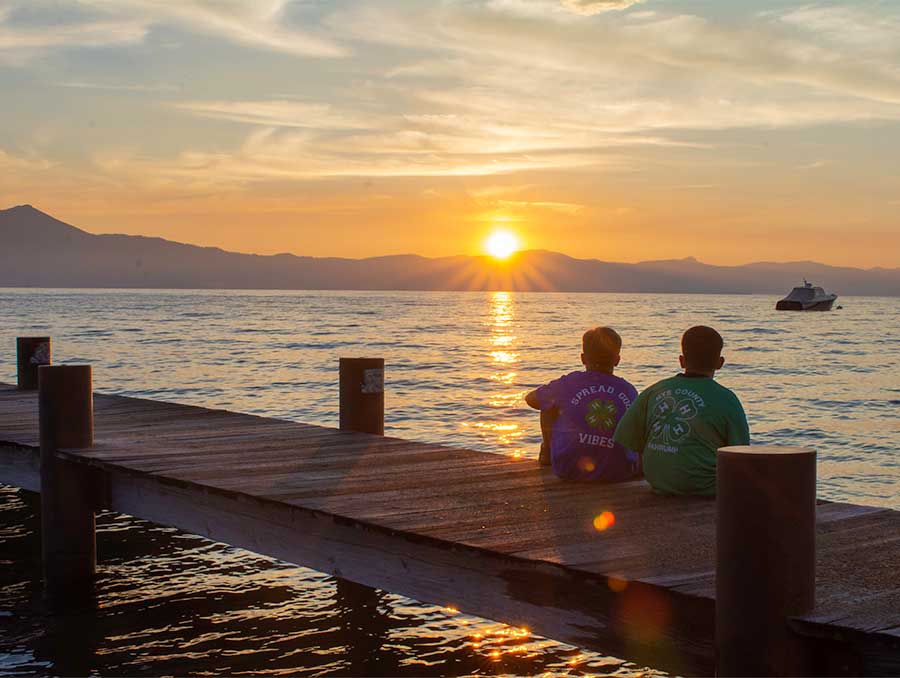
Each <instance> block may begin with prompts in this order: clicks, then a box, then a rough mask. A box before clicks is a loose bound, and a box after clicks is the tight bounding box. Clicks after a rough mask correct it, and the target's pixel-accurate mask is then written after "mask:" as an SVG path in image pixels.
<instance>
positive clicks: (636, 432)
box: [613, 391, 650, 454]
mask: <svg viewBox="0 0 900 678" xmlns="http://www.w3.org/2000/svg"><path fill="white" fill-rule="evenodd" d="M647 393H648V392H647V391H644V392H643V393H641V394H640V395H639V396H638V397H637V400H635V401H634V404H633V405H632V406H631V407H629V408H628V409H627V410H625V414H624V415H622V418H621V419H620V420H619V424H618V426H616V432H615V434H614V435H613V440H614V441H615V442H617V443H619V444H620V445H622V446H623V447H625V448H627V449H629V450H632V451H633V452H637V453H638V454H643V452H644V447H646V445H647V440H646V438H647V435H646V433H647V401H648V400H649V399H650V397H649V396H648V395H647Z"/></svg>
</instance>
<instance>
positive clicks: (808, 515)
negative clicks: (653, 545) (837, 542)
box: [716, 446, 816, 676]
mask: <svg viewBox="0 0 900 678" xmlns="http://www.w3.org/2000/svg"><path fill="white" fill-rule="evenodd" d="M716 475H717V480H716V482H717V491H716V513H717V517H716V520H717V522H716V541H717V551H718V554H717V559H716V662H717V675H719V676H797V675H809V672H810V671H811V670H812V667H810V666H809V657H808V656H807V653H806V652H804V651H802V650H803V648H802V645H801V643H800V641H799V640H798V639H797V638H796V637H795V636H794V634H793V633H792V632H791V630H790V629H789V628H788V625H787V618H788V617H790V616H792V615H797V614H802V613H804V612H808V611H810V610H812V608H813V607H814V605H815V592H816V452H815V450H812V449H809V448H805V447H774V446H759V447H754V446H736V447H723V448H722V449H720V450H719V454H718V462H717V472H716Z"/></svg>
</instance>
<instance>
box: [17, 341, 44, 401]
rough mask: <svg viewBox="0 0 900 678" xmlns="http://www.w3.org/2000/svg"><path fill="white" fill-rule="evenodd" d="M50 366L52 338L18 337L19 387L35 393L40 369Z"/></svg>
mask: <svg viewBox="0 0 900 678" xmlns="http://www.w3.org/2000/svg"><path fill="white" fill-rule="evenodd" d="M49 364H50V337H17V338H16V366H17V372H18V386H19V388H20V389H22V390H29V391H33V390H35V389H36V388H37V387H38V368H39V367H40V366H41V365H49Z"/></svg>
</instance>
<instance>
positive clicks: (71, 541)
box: [38, 365, 97, 605]
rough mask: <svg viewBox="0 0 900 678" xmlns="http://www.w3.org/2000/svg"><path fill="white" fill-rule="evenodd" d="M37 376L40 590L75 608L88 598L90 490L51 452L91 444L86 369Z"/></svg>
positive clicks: (92, 559) (92, 545) (79, 472)
mask: <svg viewBox="0 0 900 678" xmlns="http://www.w3.org/2000/svg"><path fill="white" fill-rule="evenodd" d="M38 374H39V378H38V381H39V392H38V402H39V411H40V413H39V419H40V436H41V547H42V552H43V561H44V563H43V564H44V584H45V591H46V594H47V597H48V598H49V599H50V600H51V602H53V603H59V604H64V605H65V604H77V603H80V602H83V601H86V600H90V598H91V597H92V595H93V583H94V571H95V568H96V541H95V531H94V506H95V503H96V500H97V497H96V496H95V493H96V488H94V487H93V486H92V485H91V483H90V482H89V474H88V473H87V471H85V470H84V469H82V468H80V467H78V466H76V465H75V464H72V463H70V462H67V461H65V460H64V459H60V458H58V456H57V451H58V450H61V449H72V448H84V447H91V446H93V444H94V405H93V390H92V385H91V366H90V365H56V366H43V367H41V368H40V369H39V371H38Z"/></svg>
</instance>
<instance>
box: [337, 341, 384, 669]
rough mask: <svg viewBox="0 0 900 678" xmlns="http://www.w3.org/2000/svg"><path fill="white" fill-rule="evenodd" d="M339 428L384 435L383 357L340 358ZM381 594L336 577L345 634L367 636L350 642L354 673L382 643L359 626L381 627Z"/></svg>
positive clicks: (378, 635)
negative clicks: (348, 632) (360, 642)
mask: <svg viewBox="0 0 900 678" xmlns="http://www.w3.org/2000/svg"><path fill="white" fill-rule="evenodd" d="M339 370H340V429H341V430H342V431H358V432H360V433H373V434H375V435H380V436H383V435H384V358H341V359H340V360H339ZM383 597H384V596H383V594H381V593H379V592H378V591H377V590H375V589H373V588H371V587H369V586H365V585H364V584H359V583H357V582H354V581H350V580H349V579H343V578H341V577H337V578H336V581H335V603H336V605H337V608H338V609H339V610H341V619H342V625H343V626H346V628H347V630H348V631H350V634H349V636H348V637H350V638H359V639H366V640H367V642H366V643H365V644H364V645H359V646H358V645H357V643H355V642H354V643H352V644H351V646H350V649H351V652H350V654H351V662H352V668H353V672H354V673H359V674H360V675H362V674H365V673H372V672H373V671H374V669H372V667H371V662H372V657H374V656H377V654H378V651H379V649H380V648H381V646H382V645H383V644H384V642H385V640H384V639H385V634H384V633H381V632H376V633H374V634H371V635H368V634H364V633H361V632H360V631H359V629H360V628H367V629H384V628H385V620H384V615H383V614H381V613H380V612H379V606H380V604H381V602H382V600H383Z"/></svg>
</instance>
